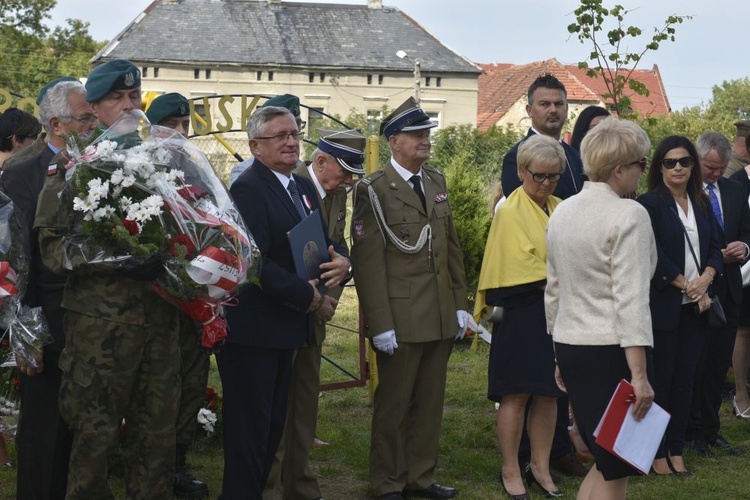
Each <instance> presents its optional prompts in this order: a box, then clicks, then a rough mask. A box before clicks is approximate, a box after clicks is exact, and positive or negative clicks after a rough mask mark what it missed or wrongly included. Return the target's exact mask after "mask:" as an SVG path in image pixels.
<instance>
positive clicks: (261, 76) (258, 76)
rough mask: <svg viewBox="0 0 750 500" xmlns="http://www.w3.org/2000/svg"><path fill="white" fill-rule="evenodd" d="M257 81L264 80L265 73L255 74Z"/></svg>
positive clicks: (258, 72) (257, 72)
mask: <svg viewBox="0 0 750 500" xmlns="http://www.w3.org/2000/svg"><path fill="white" fill-rule="evenodd" d="M255 79H256V80H258V81H261V80H262V79H263V72H262V71H256V72H255Z"/></svg>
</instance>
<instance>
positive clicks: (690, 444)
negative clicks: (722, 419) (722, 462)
mask: <svg viewBox="0 0 750 500" xmlns="http://www.w3.org/2000/svg"><path fill="white" fill-rule="evenodd" d="M685 447H686V448H688V449H690V450H693V451H694V452H696V453H697V454H698V455H700V456H702V457H706V458H711V457H715V456H716V453H714V450H712V449H711V447H710V446H709V445H708V442H706V441H704V440H703V439H695V440H692V441H685Z"/></svg>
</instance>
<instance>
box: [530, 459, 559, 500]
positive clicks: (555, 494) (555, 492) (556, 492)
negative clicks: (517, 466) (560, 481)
mask: <svg viewBox="0 0 750 500" xmlns="http://www.w3.org/2000/svg"><path fill="white" fill-rule="evenodd" d="M524 475H525V476H526V483H527V484H528V485H529V488H531V485H532V484H535V485H537V486H539V489H541V490H542V491H543V492H544V496H545V497H547V498H557V497H561V496H562V495H563V493H562V491H560V489H559V488H558V489H556V490H553V491H550V490H547V489H545V488H544V486H542V483H540V482H539V481H537V479H536V476H535V475H534V471H532V470H531V465H529V468H528V469H526V470H525V471H524Z"/></svg>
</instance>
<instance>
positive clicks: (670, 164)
mask: <svg viewBox="0 0 750 500" xmlns="http://www.w3.org/2000/svg"><path fill="white" fill-rule="evenodd" d="M678 163H679V164H680V166H681V167H682V168H693V165H695V159H694V158H693V157H692V156H683V157H682V158H664V159H663V160H662V161H661V164H662V165H663V166H664V168H666V169H667V170H672V169H673V168H675V167H676V166H677V164H678Z"/></svg>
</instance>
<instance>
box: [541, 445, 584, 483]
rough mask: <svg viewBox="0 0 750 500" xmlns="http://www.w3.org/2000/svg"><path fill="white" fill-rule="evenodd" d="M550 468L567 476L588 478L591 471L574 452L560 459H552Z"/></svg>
mask: <svg viewBox="0 0 750 500" xmlns="http://www.w3.org/2000/svg"><path fill="white" fill-rule="evenodd" d="M549 466H550V467H552V468H553V469H555V470H556V471H557V472H561V473H563V474H565V475H566V476H573V477H586V474H588V473H589V470H588V469H587V468H586V466H585V465H583V464H582V463H581V461H580V460H578V457H577V456H576V454H575V452H573V451H571V452H570V453H567V454H565V455H563V456H562V457H560V458H553V459H550V461H549Z"/></svg>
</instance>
